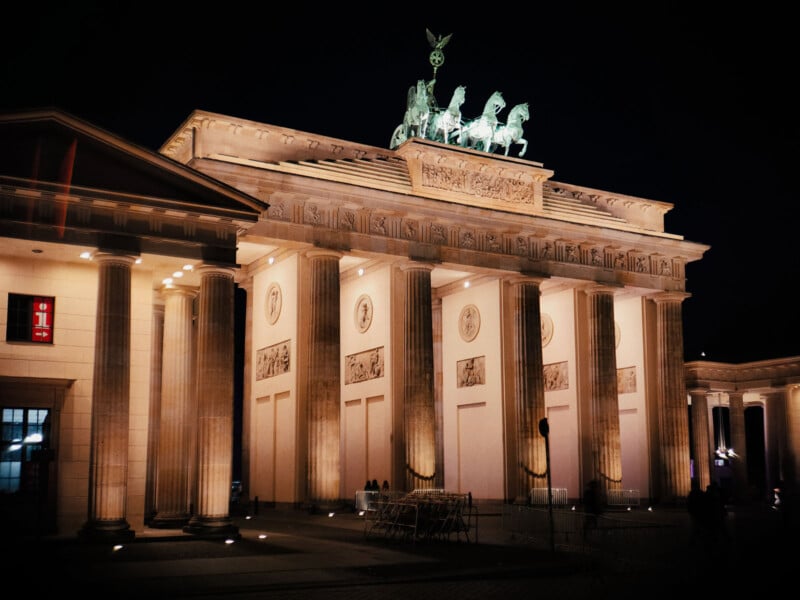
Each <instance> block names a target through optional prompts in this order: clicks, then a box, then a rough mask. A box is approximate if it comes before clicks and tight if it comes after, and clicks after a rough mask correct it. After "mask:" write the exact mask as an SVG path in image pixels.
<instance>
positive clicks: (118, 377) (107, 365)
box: [81, 253, 134, 539]
mask: <svg viewBox="0 0 800 600" xmlns="http://www.w3.org/2000/svg"><path fill="white" fill-rule="evenodd" d="M94 260H95V262H97V263H98V265H99V267H100V273H99V279H98V291H97V316H96V326H95V346H94V375H93V379H92V383H93V385H92V432H91V454H90V457H89V461H90V465H89V467H90V471H89V519H88V521H87V522H86V524H85V525H84V526H83V528H82V530H81V535H82V536H85V537H89V538H102V539H106V538H112V539H116V538H120V539H124V538H130V537H133V536H134V532H133V531H132V530H131V529H130V525H129V524H128V522H127V520H126V508H127V496H128V438H129V421H130V363H131V265H132V264H133V261H134V259H133V258H132V257H130V256H117V255H113V254H104V253H100V254H96V255H95V256H94Z"/></svg>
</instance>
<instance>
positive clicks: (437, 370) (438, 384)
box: [431, 298, 444, 488]
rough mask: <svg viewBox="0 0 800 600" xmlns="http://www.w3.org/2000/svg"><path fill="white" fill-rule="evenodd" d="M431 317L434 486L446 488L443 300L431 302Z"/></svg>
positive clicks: (436, 299)
mask: <svg viewBox="0 0 800 600" xmlns="http://www.w3.org/2000/svg"><path fill="white" fill-rule="evenodd" d="M431 311H432V312H431V317H432V322H433V369H434V378H433V387H434V393H433V398H434V400H433V402H434V406H435V411H436V428H435V433H434V437H435V438H436V464H437V465H438V467H437V468H436V477H434V482H433V486H434V487H436V488H444V437H443V435H442V432H443V431H444V406H443V400H442V398H443V397H444V396H443V392H442V387H443V385H444V380H443V374H442V299H441V298H433V299H432V300H431Z"/></svg>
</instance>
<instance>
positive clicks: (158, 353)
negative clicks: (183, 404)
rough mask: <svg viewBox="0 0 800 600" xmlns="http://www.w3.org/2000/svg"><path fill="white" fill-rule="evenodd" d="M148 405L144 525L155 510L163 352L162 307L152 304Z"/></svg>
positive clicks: (161, 305)
mask: <svg viewBox="0 0 800 600" xmlns="http://www.w3.org/2000/svg"><path fill="white" fill-rule="evenodd" d="M150 347H151V352H152V353H153V355H152V357H151V363H150V364H151V368H150V371H151V373H150V404H149V409H148V417H147V478H146V482H145V492H144V518H145V519H144V520H145V524H149V523H150V519H151V518H152V517H153V515H154V514H155V510H156V481H157V479H158V438H159V429H160V422H161V369H162V364H161V361H162V358H163V355H164V354H163V350H164V305H163V304H160V303H154V304H153V334H152V339H151V344H150Z"/></svg>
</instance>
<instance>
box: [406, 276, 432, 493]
mask: <svg viewBox="0 0 800 600" xmlns="http://www.w3.org/2000/svg"><path fill="white" fill-rule="evenodd" d="M402 269H403V272H404V274H405V284H406V298H405V325H406V330H405V336H404V340H405V341H404V348H403V364H404V369H403V374H404V376H405V381H404V384H403V406H404V420H405V457H406V464H405V475H406V477H405V486H406V489H407V490H413V489H416V488H430V487H433V485H434V483H435V481H436V439H435V437H436V435H435V422H436V410H435V406H434V395H433V321H432V313H431V310H432V309H431V271H432V269H433V267H432V266H431V265H428V264H423V263H408V264H406V265H403V267H402Z"/></svg>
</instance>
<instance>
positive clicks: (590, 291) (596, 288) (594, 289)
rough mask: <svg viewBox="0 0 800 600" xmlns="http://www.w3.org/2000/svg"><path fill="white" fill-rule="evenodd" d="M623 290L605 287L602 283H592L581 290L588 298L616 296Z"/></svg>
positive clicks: (610, 286)
mask: <svg viewBox="0 0 800 600" xmlns="http://www.w3.org/2000/svg"><path fill="white" fill-rule="evenodd" d="M621 290H622V288H621V287H619V286H615V285H604V284H602V283H591V284H589V285H586V286H585V287H583V288H581V291H583V292H584V293H585V294H586V295H587V296H596V295H599V294H607V295H611V296H616V295H617V294H618V293H619V292H620V291H621Z"/></svg>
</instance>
